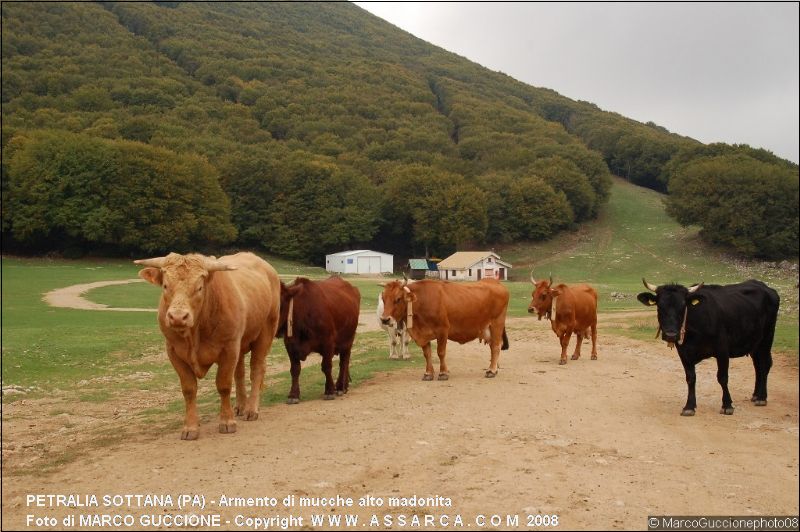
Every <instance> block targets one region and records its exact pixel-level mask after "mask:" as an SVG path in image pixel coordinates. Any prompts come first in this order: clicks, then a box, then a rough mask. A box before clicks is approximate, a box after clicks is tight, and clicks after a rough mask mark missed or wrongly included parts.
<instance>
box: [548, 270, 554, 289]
mask: <svg viewBox="0 0 800 532" xmlns="http://www.w3.org/2000/svg"><path fill="white" fill-rule="evenodd" d="M551 286H553V274H552V273H551V274H550V284H549V285H547V288H550V287H551Z"/></svg>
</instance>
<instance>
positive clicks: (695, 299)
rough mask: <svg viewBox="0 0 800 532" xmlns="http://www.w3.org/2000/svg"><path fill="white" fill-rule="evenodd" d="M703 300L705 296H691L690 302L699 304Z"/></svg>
mask: <svg viewBox="0 0 800 532" xmlns="http://www.w3.org/2000/svg"><path fill="white" fill-rule="evenodd" d="M702 302H703V296H691V297H689V304H690V305H691V306H695V305H699V304H700V303H702Z"/></svg>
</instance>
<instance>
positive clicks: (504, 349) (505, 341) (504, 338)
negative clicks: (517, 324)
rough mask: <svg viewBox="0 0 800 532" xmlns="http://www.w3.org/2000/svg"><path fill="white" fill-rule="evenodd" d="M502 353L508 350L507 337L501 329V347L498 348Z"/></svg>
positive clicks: (504, 330) (504, 329)
mask: <svg viewBox="0 0 800 532" xmlns="http://www.w3.org/2000/svg"><path fill="white" fill-rule="evenodd" d="M500 349H501V350H502V351H506V350H507V349H508V335H506V328H505V327H503V345H502V347H500Z"/></svg>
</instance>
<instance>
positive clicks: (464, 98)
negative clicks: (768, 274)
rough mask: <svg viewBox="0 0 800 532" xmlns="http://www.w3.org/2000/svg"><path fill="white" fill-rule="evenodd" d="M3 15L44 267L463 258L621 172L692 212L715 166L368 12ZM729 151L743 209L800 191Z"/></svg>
mask: <svg viewBox="0 0 800 532" xmlns="http://www.w3.org/2000/svg"><path fill="white" fill-rule="evenodd" d="M2 10H3V20H4V32H3V36H2V38H3V54H4V55H3V62H4V75H3V80H2V83H3V114H4V130H3V147H4V157H3V168H2V171H3V190H2V193H3V200H4V209H3V220H2V230H3V236H4V239H5V242H6V244H9V243H10V244H12V245H15V246H19V247H21V248H24V249H28V250H31V251H49V250H53V249H61V250H64V249H67V248H68V249H71V250H75V252H76V253H79V252H86V251H90V252H95V253H96V252H102V253H117V254H119V253H122V254H130V253H139V252H147V253H157V252H162V251H169V250H176V251H182V250H183V251H185V250H188V249H201V250H202V249H208V250H211V251H213V250H215V249H219V248H220V247H224V246H251V247H257V248H261V249H264V250H266V251H269V252H272V253H276V254H279V255H282V256H286V257H291V258H297V259H302V260H306V261H311V262H317V263H319V262H321V261H322V257H324V254H325V253H328V252H331V251H338V250H341V249H343V248H347V247H361V246H375V247H379V248H381V249H386V250H387V251H393V252H397V253H401V254H407V255H412V254H413V255H419V254H424V253H426V252H427V253H435V254H439V255H444V254H447V253H449V252H450V251H453V250H455V249H465V248H468V247H473V246H482V245H486V244H493V243H505V242H516V241H520V240H542V239H547V238H550V237H552V236H553V235H555V234H557V233H558V232H559V231H562V230H566V229H570V228H574V227H576V225H577V224H581V223H590V222H591V220H593V219H594V218H595V217H596V216H597V214H598V212H599V210H600V209H601V208H602V205H603V203H604V202H605V201H606V200H607V198H608V193H609V189H610V174H611V172H613V173H615V174H617V175H621V176H623V177H625V178H626V179H629V180H631V181H632V182H634V183H637V184H641V185H643V186H649V187H651V188H655V189H657V190H661V191H664V192H669V194H670V201H672V198H673V197H674V198H676V200H675V201H677V199H678V198H682V197H683V196H681V190H678V189H680V188H683V187H684V186H686V187H690V185H689V184H688V183H689V182H688V181H686V179H688V178H684V177H683V176H687V175H695V174H696V173H697V172H699V171H700V170H699V168H700V166H698V164H699V163H698V161H700V160H706V159H708V158H709V154H708V153H706V152H704V151H703V149H704V147H703V145H702V144H700V143H698V142H696V141H693V140H692V139H688V138H685V137H680V136H678V135H674V134H671V133H669V132H668V131H666V130H664V129H663V128H660V127H658V126H656V125H655V124H640V123H638V122H635V121H632V120H629V119H626V118H624V117H621V116H619V115H615V114H613V113H607V112H604V111H601V110H599V109H597V108H596V107H595V106H592V105H591V104H587V103H585V102H574V101H571V100H568V99H566V98H564V97H561V96H559V95H558V94H556V93H554V92H553V91H549V90H547V89H537V88H534V87H530V86H527V85H524V84H522V83H519V82H517V81H515V80H513V79H511V78H509V77H508V76H505V75H503V74H501V73H496V72H490V71H488V70H486V69H484V68H482V67H480V66H479V65H476V64H474V63H471V62H469V61H467V60H465V59H464V58H461V57H458V56H456V55H454V54H450V53H448V52H445V51H443V50H441V49H438V48H436V47H434V46H431V45H429V44H427V43H425V42H423V41H420V40H418V39H415V38H413V37H412V36H410V35H408V34H406V33H404V32H402V31H400V30H397V29H396V28H394V27H392V26H390V25H387V24H386V23H384V22H383V21H381V20H380V19H377V18H375V17H373V16H371V15H369V14H368V13H366V12H364V11H363V10H361V9H359V8H357V7H356V6H354V5H350V4H302V3H300V4H281V3H263V4H258V3H257V4H239V3H230V4H226V3H169V2H158V3H118V2H108V3H103V2H101V3H89V4H81V3H68V4H59V3H38V4H37V3H4V4H3V6H2ZM728 148H729V149H730V150H732V151H733V152H735V153H738V154H741V155H742V156H743V157H745V156H746V157H749V158H750V159H752V160H753V161H754V162H746V161H745V158H743V157H739V158H737V157H732V156H730V157H728V158H727V159H726V161H727V162H726V164H725V165H721V164H715V165H713V169H714V170H713V171H724V172H727V173H726V175H734V174H735V173H736V172H738V173H739V174H738V175H741V176H742V177H741V179H742V180H744V181H747V182H748V184H747V187H750V188H747V187H744V186H743V187H739V186H738V185H737V187H735V188H734V189H733V190H732V191H731V192H730V194H731V195H732V197H738V195H739V194H738V192H737V191H738V190H742V191H744V190H748V191H749V192H747V193H748V194H750V195H752V194H753V192H752V190H755V189H758V190H761V188H764V187H768V186H769V183H772V182H773V181H774V180H777V181H781V180H782V179H786V177H785V176H787V175H789V176H791V175H794V176H796V175H797V166H796V165H794V166H793V165H791V163H787V162H786V161H782V160H780V159H778V158H776V157H774V156H772V155H771V154H769V153H768V152H764V151H763V150H753V149H751V148H749V147H739V146H737V147H727V148H726V149H728ZM726 155H730V154H726ZM747 160H748V161H749V159H747ZM762 166H763V168H762ZM773 166H774V167H775V168H780V169H781V170H780V171H778V170H775V172H774V175H775V177H774V179H773V178H769V179H768V178H765V177H763V176H764V175H766V174H769V175H773V174H772V173H770V172H767V171H766V170H764V168H767V167H770V168H771V167H773ZM729 170H730V172H729ZM707 171H712V170H707ZM731 172H733V173H731ZM765 172H766V173H765ZM792 172H794V173H793V174H792ZM677 176H681V178H680V179H678V178H677ZM770 179H773V181H770ZM750 181H753V182H752V183H751V182H750ZM796 181H797V179H796V177H795V182H796ZM721 182H722V181H721ZM684 183H686V184H684ZM781 186H783V185H781ZM790 188H791V187H790ZM781 190H783V189H781ZM789 195H791V194H789ZM773 196H774V197H773ZM795 196H796V193H795ZM785 197H786V195H785V194H784V195H780V197H778V196H775V195H774V194H773V195H772V196H769V198H768V199H769V201H773V202H774V201H779V200H783V199H785ZM735 201H739V200H735ZM684 204H685V202H682V203H681V204H680V205H679V206H678V207H670V212H671V213H672V215H673V216H676V218H677V219H679V220H680V221H682V223H684V222H685V223H692V224H701V225H703V224H706V225H703V227H704V229H703V235H704V237H706V238H708V239H709V240H711V241H714V242H719V243H724V244H726V245H731V246H733V247H734V248H735V249H738V250H740V251H742V252H743V253H750V254H756V255H764V256H771V255H773V254H787V255H789V256H791V254H792V253H794V254H795V255H796V253H797V252H796V249H797V247H796V245H795V246H794V247H793V248H792V247H791V246H789V247H784V245H783V244H780V245H775V246H772V247H771V248H768V249H767V248H765V247H764V246H761V247H754V246H753V245H751V244H744V243H742V242H744V241H745V240H747V239H748V238H754V239H760V240H763V239H770V238H772V236H773V233H772V232H770V231H771V230H768V229H767V228H764V229H763V230H760V232H759V231H752V232H748V233H747V235H745V236H742V237H739V236H737V238H736V239H735V241H736V242H739V243H734V239H731V238H726V237H725V238H723V237H717V236H714V231H715V229H716V227H717V226H716V225H714V226H713V227H712V226H710V225H708V224H710V223H711V222H709V220H707V219H706V218H703V217H701V216H696V215H691V216H690V215H683V214H679V212H680V211H681V206H682V205H684ZM723 210H726V211H727V210H730V209H727V208H726V209H723ZM793 212H794V214H792V210H791V209H790V208H775V209H773V214H774V215H775V216H774V217H773V218H770V219H769V220H770V223H775V224H776V225H777V226H781V227H789V228H790V229H791V227H794V228H795V234H796V227H797V212H796V209H795V210H794V211H793ZM787 216H788V218H784V217H787ZM792 216H794V218H792ZM717 221H718V218H715V219H714V223H716V222H717ZM753 222H754V223H759V222H763V223H767V222H766V220H765V218H764V217H762V218H760V219H759V220H756V219H754V220H753ZM792 224H794V225H792ZM751 233H752V235H751ZM790 233H791V231H790ZM788 236H791V235H788ZM788 236H787V239H788ZM796 240H797V239H796V238H795V241H796ZM776 241H780V242H783V240H780V239H779V240H776ZM792 249H793V250H794V251H792Z"/></svg>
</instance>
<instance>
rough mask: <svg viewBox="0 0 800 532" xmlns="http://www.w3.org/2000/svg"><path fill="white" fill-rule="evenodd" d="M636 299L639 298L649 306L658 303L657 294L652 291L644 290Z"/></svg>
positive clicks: (643, 303)
mask: <svg viewBox="0 0 800 532" xmlns="http://www.w3.org/2000/svg"><path fill="white" fill-rule="evenodd" d="M636 299H638V300H639V302H640V303H641V304H642V305H647V306H648V307H652V306H653V305H655V304H656V295H655V294H653V293H651V292H642V293H641V294H639V295H638V296H636Z"/></svg>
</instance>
